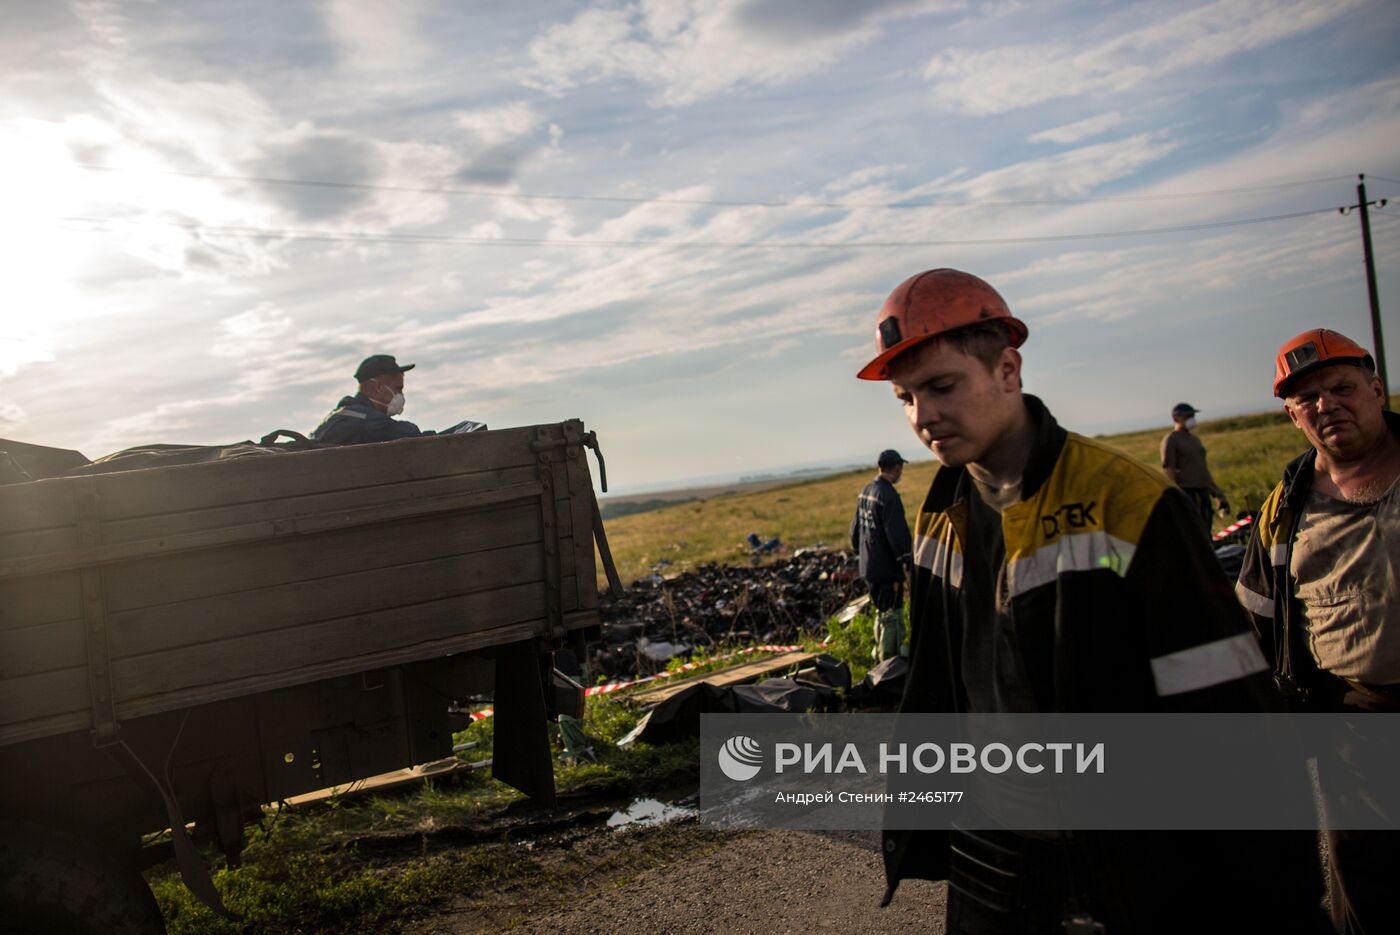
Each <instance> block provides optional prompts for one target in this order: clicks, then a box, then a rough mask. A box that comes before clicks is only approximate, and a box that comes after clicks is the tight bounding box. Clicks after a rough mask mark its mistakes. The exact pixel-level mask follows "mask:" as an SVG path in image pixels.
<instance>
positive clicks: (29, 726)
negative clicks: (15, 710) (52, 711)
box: [0, 708, 92, 747]
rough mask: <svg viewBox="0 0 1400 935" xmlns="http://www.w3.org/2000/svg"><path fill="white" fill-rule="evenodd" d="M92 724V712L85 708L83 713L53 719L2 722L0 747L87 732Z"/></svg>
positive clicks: (56, 716)
mask: <svg viewBox="0 0 1400 935" xmlns="http://www.w3.org/2000/svg"><path fill="white" fill-rule="evenodd" d="M91 724H92V710H91V709H90V708H84V709H83V710H81V711H71V712H69V713H67V714H58V715H54V716H52V717H41V718H34V719H32V720H27V721H17V722H15V723H13V724H8V723H3V722H0V747H3V746H5V745H6V744H12V743H24V742H25V741H26V740H38V739H40V738H43V737H54V736H57V735H58V734H69V733H73V732H74V731H83V732H84V733H86V732H87V730H88V728H89V726H91Z"/></svg>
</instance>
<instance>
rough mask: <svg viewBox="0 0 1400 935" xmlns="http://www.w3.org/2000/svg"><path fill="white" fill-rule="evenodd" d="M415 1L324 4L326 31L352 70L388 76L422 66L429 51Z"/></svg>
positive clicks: (351, 0) (334, 1) (333, 0)
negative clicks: (420, 64) (419, 27)
mask: <svg viewBox="0 0 1400 935" xmlns="http://www.w3.org/2000/svg"><path fill="white" fill-rule="evenodd" d="M418 6H419V5H418V3H416V2H414V0H324V2H323V3H322V5H321V10H322V15H323V16H324V17H325V21H326V27H327V29H328V30H329V32H330V34H331V35H332V36H333V37H334V38H335V40H336V42H337V43H338V44H339V46H340V50H341V58H342V61H343V63H344V64H345V65H347V66H348V67H350V68H352V69H356V70H360V71H368V72H388V71H397V70H402V69H407V68H410V67H412V66H413V65H415V64H418V63H421V62H422V61H423V60H424V59H425V58H426V57H427V53H428V50H429V45H428V42H427V40H426V39H425V38H424V37H423V36H422V35H421V34H420V33H419V31H418V15H419V10H418Z"/></svg>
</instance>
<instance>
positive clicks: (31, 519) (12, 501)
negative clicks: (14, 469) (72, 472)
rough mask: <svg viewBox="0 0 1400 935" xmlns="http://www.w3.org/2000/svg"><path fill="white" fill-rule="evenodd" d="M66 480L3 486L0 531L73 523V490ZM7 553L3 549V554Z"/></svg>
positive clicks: (1, 490) (1, 553)
mask: <svg viewBox="0 0 1400 935" xmlns="http://www.w3.org/2000/svg"><path fill="white" fill-rule="evenodd" d="M70 483H71V482H70V481H66V480H38V481H33V482H32V483H28V484H6V485H4V486H3V487H0V533H12V532H22V531H24V530H33V529H52V528H54V527H56V526H71V525H73V492H72V490H71V489H70V487H69V484H70ZM4 554H5V553H4V552H3V551H0V556H3V555H4Z"/></svg>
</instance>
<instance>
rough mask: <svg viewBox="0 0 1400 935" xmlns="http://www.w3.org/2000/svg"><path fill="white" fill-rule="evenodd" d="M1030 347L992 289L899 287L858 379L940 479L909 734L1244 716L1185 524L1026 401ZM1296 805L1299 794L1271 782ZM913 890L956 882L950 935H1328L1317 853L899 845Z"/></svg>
mask: <svg viewBox="0 0 1400 935" xmlns="http://www.w3.org/2000/svg"><path fill="white" fill-rule="evenodd" d="M1026 337H1027V328H1026V325H1025V324H1024V323H1023V322H1021V321H1019V320H1018V319H1016V318H1014V317H1012V315H1011V311H1010V309H1009V308H1008V307H1007V305H1006V302H1005V300H1004V299H1002V297H1001V296H1000V295H999V294H998V293H997V292H996V290H995V289H993V288H992V287H991V286H990V285H988V284H987V283H986V282H984V281H983V280H981V279H979V278H977V277H976V276H972V275H969V274H967V273H963V272H959V271H957V270H949V269H939V270H929V271H927V272H924V273H920V274H919V275H917V276H914V277H912V278H910V279H908V280H906V281H905V282H904V283H902V284H901V285H900V286H898V287H897V288H896V289H895V290H894V292H893V293H891V294H890V296H889V298H888V299H887V300H886V301H885V305H884V307H883V308H882V309H881V311H880V313H879V316H878V318H877V323H876V350H877V355H876V357H875V358H874V359H873V360H872V361H871V362H870V363H869V364H867V365H866V366H865V367H864V368H862V370H861V371H860V373H859V374H858V376H860V377H861V378H862V379H867V380H889V381H890V383H891V384H892V386H893V389H894V394H895V398H896V399H898V400H899V401H900V402H901V404H902V405H903V407H904V413H905V415H906V417H907V418H908V419H909V423H910V425H911V426H912V427H913V429H914V432H915V434H916V435H918V437H919V439H920V440H921V441H923V442H924V444H925V445H927V446H928V447H929V449H930V450H932V451H933V453H934V454H935V455H936V456H937V457H938V460H939V462H940V467H939V469H938V470H937V472H936V473H935V474H934V478H933V482H932V485H931V486H930V488H929V492H928V496H927V498H926V499H925V501H924V504H923V506H922V508H921V510H920V512H919V516H918V520H917V522H916V523H915V529H914V580H913V584H912V588H911V614H910V628H911V630H912V633H911V637H912V639H911V653H910V671H909V676H908V681H907V686H906V689H905V694H904V699H903V702H902V704H901V708H900V710H901V712H902V713H922V712H951V713H957V712H970V713H993V714H994V713H1060V712H1066V713H1071V712H1128V713H1134V712H1146V713H1157V712H1172V711H1251V710H1259V709H1260V707H1261V706H1262V705H1263V704H1265V703H1266V701H1267V699H1268V697H1269V694H1270V690H1271V686H1270V685H1269V684H1268V679H1267V676H1266V675H1264V671H1265V670H1266V669H1267V666H1266V664H1265V662H1264V659H1263V657H1262V656H1261V654H1260V652H1259V648H1258V646H1257V645H1256V643H1255V641H1254V638H1253V634H1252V633H1250V630H1249V623H1248V620H1247V619H1246V618H1245V616H1244V614H1243V613H1242V611H1241V608H1240V607H1239V605H1238V602H1237V601H1236V600H1234V598H1233V596H1232V594H1231V591H1230V584H1229V581H1228V580H1227V579H1226V578H1225V575H1224V572H1223V571H1222V570H1221V567H1220V565H1219V563H1218V562H1217V561H1216V559H1215V556H1214V555H1213V554H1212V552H1211V551H1210V548H1209V545H1208V544H1207V543H1206V541H1205V539H1204V538H1203V537H1202V536H1201V533H1200V524H1199V520H1198V519H1197V517H1196V515H1195V511H1194V509H1193V507H1192V505H1191V503H1190V502H1189V501H1188V500H1187V499H1186V497H1185V496H1184V495H1183V494H1182V493H1181V491H1180V490H1179V489H1177V488H1176V487H1174V486H1171V485H1169V484H1168V483H1167V482H1166V480H1165V478H1163V477H1162V475H1161V474H1160V473H1158V472H1157V471H1154V470H1152V469H1150V468H1148V467H1147V466H1145V465H1143V464H1140V463H1138V462H1137V461H1136V460H1134V459H1133V458H1131V457H1129V456H1127V455H1125V454H1123V453H1121V452H1118V451H1115V450H1114V449H1112V448H1109V447H1107V446H1105V445H1102V444H1100V443H1098V442H1096V441H1094V440H1092V439H1089V438H1085V437H1083V436H1080V435H1076V434H1074V433H1071V432H1067V431H1065V430H1064V429H1063V428H1061V427H1060V426H1059V425H1058V424H1057V423H1056V421H1055V418H1054V417H1053V416H1052V415H1051V414H1050V412H1049V410H1048V409H1046V407H1045V405H1044V404H1043V403H1041V402H1040V400H1038V399H1036V398H1035V397H1033V396H1028V395H1023V394H1022V391H1021V355H1020V352H1019V351H1018V350H1017V348H1018V347H1019V346H1020V345H1021V344H1022V343H1024V341H1025V340H1026ZM1278 782H1279V783H1280V784H1281V785H1282V784H1285V783H1289V782H1294V783H1296V784H1297V786H1298V791H1299V793H1300V794H1302V793H1303V791H1304V783H1305V775H1304V773H1303V771H1302V768H1301V765H1300V768H1299V770H1298V775H1297V776H1296V777H1289V776H1282V775H1281V776H1280V777H1279V779H1278ZM884 857H885V873H886V878H887V880H888V883H889V891H888V893H887V895H886V901H888V900H889V899H890V898H891V897H892V896H893V894H894V890H895V887H897V886H898V884H899V881H900V880H901V879H905V878H909V877H915V878H923V879H935V880H937V879H947V880H948V883H949V885H948V909H947V914H948V931H949V932H950V933H968V935H988V933H997V935H1001V933H1012V932H1045V933H1050V932H1065V931H1074V932H1103V931H1107V932H1109V933H1123V932H1131V933H1134V935H1140V933H1163V935H1165V933H1180V932H1246V931H1250V932H1253V931H1259V932H1265V931H1268V932H1277V931H1290V932H1296V931H1318V930H1320V928H1321V927H1323V926H1325V925H1326V920H1325V917H1323V916H1322V913H1321V909H1320V900H1321V882H1322V881H1321V874H1320V871H1319V869H1318V865H1317V854H1316V843H1315V838H1314V836H1312V835H1311V834H1308V833H1305V832H1304V833H1293V832H1276V833H1268V834H1245V833H1201V832H1198V833H1174V832H1155V833H1134V832H1082V831H1076V832H1074V833H1072V834H1050V835H1046V834H1043V833H1042V834H1027V833H1022V832H1019V831H1016V830H1013V829H995V830H990V831H987V830H968V829H954V830H952V831H950V832H943V831H927V830H926V831H898V832H886V835H885V841H884Z"/></svg>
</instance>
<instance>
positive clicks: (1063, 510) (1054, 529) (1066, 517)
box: [1040, 500, 1099, 539]
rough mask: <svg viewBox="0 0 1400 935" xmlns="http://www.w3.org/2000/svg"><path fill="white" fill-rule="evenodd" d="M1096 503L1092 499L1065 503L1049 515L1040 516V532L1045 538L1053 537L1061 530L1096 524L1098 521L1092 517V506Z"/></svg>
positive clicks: (1082, 527)
mask: <svg viewBox="0 0 1400 935" xmlns="http://www.w3.org/2000/svg"><path fill="white" fill-rule="evenodd" d="M1097 505H1098V504H1097V503H1095V501H1093V500H1090V501H1089V502H1088V503H1066V504H1065V505H1064V506H1062V507H1060V508H1059V509H1058V510H1056V511H1055V512H1053V513H1051V514H1050V515H1049V516H1042V517H1041V518H1040V531H1041V534H1042V535H1044V536H1045V538H1047V539H1053V538H1054V537H1056V536H1058V535H1059V534H1060V532H1061V531H1069V530H1074V529H1087V528H1089V527H1090V526H1097V525H1098V524H1099V521H1098V520H1097V519H1095V518H1094V507H1095V506H1097Z"/></svg>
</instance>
